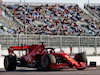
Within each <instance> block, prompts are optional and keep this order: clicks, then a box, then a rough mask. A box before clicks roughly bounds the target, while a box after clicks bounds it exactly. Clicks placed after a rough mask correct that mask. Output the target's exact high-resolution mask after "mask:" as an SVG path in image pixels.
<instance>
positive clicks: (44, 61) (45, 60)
mask: <svg viewBox="0 0 100 75" xmlns="http://www.w3.org/2000/svg"><path fill="white" fill-rule="evenodd" d="M51 63H56V58H55V56H54V55H52V54H46V55H44V56H43V57H42V58H41V67H42V70H48V69H50V65H51Z"/></svg>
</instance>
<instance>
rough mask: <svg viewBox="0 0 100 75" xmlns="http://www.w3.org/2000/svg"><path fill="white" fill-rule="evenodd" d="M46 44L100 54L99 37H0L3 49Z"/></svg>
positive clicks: (47, 45)
mask: <svg viewBox="0 0 100 75" xmlns="http://www.w3.org/2000/svg"><path fill="white" fill-rule="evenodd" d="M41 42H44V44H46V47H53V48H59V49H60V50H61V49H65V48H69V47H70V46H71V47H72V48H73V49H74V48H77V50H78V52H81V51H82V50H85V51H88V52H90V53H91V51H92V53H91V54H99V53H100V52H99V47H100V37H99V36H62V35H61V36H60V35H33V34H32V35H6V36H5V35H0V44H1V45H2V49H3V48H9V47H10V46H21V45H32V44H41Z"/></svg>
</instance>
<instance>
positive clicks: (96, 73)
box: [0, 67, 100, 75]
mask: <svg viewBox="0 0 100 75" xmlns="http://www.w3.org/2000/svg"><path fill="white" fill-rule="evenodd" d="M0 75H100V67H97V68H87V69H85V70H77V69H62V70H51V71H37V70H33V69H32V68H17V69H16V71H5V69H3V68H0Z"/></svg>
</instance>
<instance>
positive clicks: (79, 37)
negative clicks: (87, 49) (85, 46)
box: [78, 36, 80, 53]
mask: <svg viewBox="0 0 100 75" xmlns="http://www.w3.org/2000/svg"><path fill="white" fill-rule="evenodd" d="M78 39H79V42H78V52H79V53H80V36H79V37H78Z"/></svg>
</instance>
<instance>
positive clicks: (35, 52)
mask: <svg viewBox="0 0 100 75" xmlns="http://www.w3.org/2000/svg"><path fill="white" fill-rule="evenodd" d="M15 50H17V51H25V55H23V56H21V57H17V55H16V54H15V53H14V51H15ZM8 51H9V55H7V56H5V58H4V67H5V69H6V70H7V71H13V70H15V69H16V67H30V68H36V69H37V70H50V69H63V68H76V69H78V70H83V69H85V68H86V63H87V58H86V55H85V54H84V53H78V54H76V55H75V57H74V58H72V57H71V56H69V55H68V54H66V53H64V52H63V51H62V52H58V53H56V52H55V51H54V48H46V45H44V44H43V43H42V45H31V46H20V47H19V46H14V47H10V48H9V49H8Z"/></svg>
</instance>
